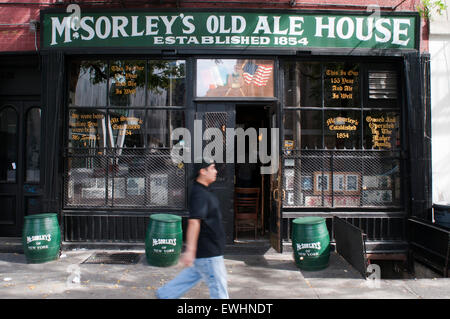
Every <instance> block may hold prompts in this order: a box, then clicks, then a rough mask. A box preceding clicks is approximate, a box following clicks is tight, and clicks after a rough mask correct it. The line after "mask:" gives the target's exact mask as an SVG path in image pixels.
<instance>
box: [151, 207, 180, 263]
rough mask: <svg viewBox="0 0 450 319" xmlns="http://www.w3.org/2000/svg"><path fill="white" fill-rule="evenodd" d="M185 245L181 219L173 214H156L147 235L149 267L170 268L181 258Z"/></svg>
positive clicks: (152, 217)
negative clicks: (183, 245)
mask: <svg viewBox="0 0 450 319" xmlns="http://www.w3.org/2000/svg"><path fill="white" fill-rule="evenodd" d="M182 244H183V230H182V228H181V217H180V216H176V215H171V214H154V215H151V216H150V223H149V225H148V227H147V233H146V235H145V255H146V257H147V262H148V264H149V265H152V266H157V267H169V266H172V265H175V264H176V263H177V262H178V259H179V258H180V253H181V247H182Z"/></svg>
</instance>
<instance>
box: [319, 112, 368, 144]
mask: <svg viewBox="0 0 450 319" xmlns="http://www.w3.org/2000/svg"><path fill="white" fill-rule="evenodd" d="M324 116H325V117H324V122H325V130H324V135H325V136H324V137H325V149H360V148H361V123H360V122H361V112H360V111H348V110H341V111H331V110H326V111H324Z"/></svg>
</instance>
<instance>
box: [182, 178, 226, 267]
mask: <svg viewBox="0 0 450 319" xmlns="http://www.w3.org/2000/svg"><path fill="white" fill-rule="evenodd" d="M189 202H190V209H189V210H190V213H189V218H190V219H200V220H201V225H200V234H199V236H198V244H197V255H196V257H197V258H208V257H216V256H223V253H224V249H225V231H224V228H223V224H222V214H221V212H220V205H219V200H218V199H217V197H216V196H215V195H214V194H213V193H212V192H211V191H210V190H209V189H208V187H206V186H204V185H202V184H200V183H198V182H197V181H194V184H193V187H192V191H191V195H190V201H189Z"/></svg>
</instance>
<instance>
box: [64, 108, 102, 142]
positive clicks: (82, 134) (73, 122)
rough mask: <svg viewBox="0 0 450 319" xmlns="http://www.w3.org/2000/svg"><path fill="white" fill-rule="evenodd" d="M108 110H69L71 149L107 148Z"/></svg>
mask: <svg viewBox="0 0 450 319" xmlns="http://www.w3.org/2000/svg"><path fill="white" fill-rule="evenodd" d="M107 138H108V136H107V133H106V110H104V109H70V110H69V145H68V146H69V148H94V149H95V148H105V147H106V145H107Z"/></svg>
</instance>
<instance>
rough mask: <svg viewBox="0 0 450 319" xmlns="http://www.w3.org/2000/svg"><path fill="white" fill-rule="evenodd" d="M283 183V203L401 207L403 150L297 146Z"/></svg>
mask: <svg viewBox="0 0 450 319" xmlns="http://www.w3.org/2000/svg"><path fill="white" fill-rule="evenodd" d="M283 186H284V187H283V189H284V190H285V194H284V196H283V207H399V206H401V181H400V154H399V152H394V151H386V152H383V151H368V150H365V151H340V150H333V151H309V150H301V151H299V150H294V151H291V152H290V154H289V155H286V156H285V157H284V177H283Z"/></svg>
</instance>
